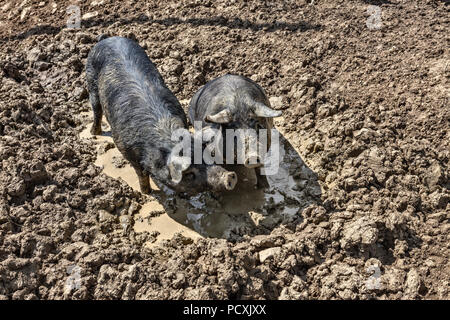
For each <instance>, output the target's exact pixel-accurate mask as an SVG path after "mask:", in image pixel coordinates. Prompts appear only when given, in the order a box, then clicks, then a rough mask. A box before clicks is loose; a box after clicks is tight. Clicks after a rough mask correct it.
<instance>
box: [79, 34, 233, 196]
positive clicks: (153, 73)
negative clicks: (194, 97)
mask: <svg viewBox="0 0 450 320" xmlns="http://www.w3.org/2000/svg"><path fill="white" fill-rule="evenodd" d="M99 40H100V41H99V42H98V43H97V44H96V45H95V46H94V47H93V48H92V50H91V51H90V53H89V55H88V59H87V64H86V78H87V86H88V90H89V100H90V103H91V105H92V110H93V113H94V124H93V126H92V129H91V133H92V134H93V135H99V134H101V118H102V115H103V113H104V114H105V116H106V119H107V120H108V122H109V124H110V126H111V133H112V137H113V139H114V143H115V144H116V146H117V148H118V149H119V150H120V152H121V153H122V155H123V156H124V157H125V158H126V159H127V160H128V161H129V162H130V163H131V165H132V167H133V168H134V169H135V171H136V174H137V176H138V178H139V184H140V188H141V192H143V193H150V192H151V188H150V182H149V176H151V177H152V178H153V179H154V180H155V182H159V183H162V184H164V185H166V186H168V187H170V188H172V189H174V190H175V191H177V192H187V193H190V194H194V193H198V192H202V191H205V190H214V191H220V190H224V189H227V190H231V189H233V188H234V186H235V184H236V180H237V176H236V174H235V173H234V172H228V171H226V170H225V169H224V168H222V167H220V166H217V165H206V164H191V161H190V159H189V161H186V158H189V157H180V156H173V155H172V154H171V152H172V150H173V149H174V147H175V145H176V143H177V142H174V141H172V139H171V137H172V133H173V132H174V131H175V130H177V129H187V119H186V115H185V114H184V111H183V109H182V108H181V105H180V103H179V102H178V100H177V98H176V97H175V96H174V94H173V93H172V92H171V91H170V90H169V89H168V88H167V86H166V85H165V83H164V81H163V79H162V77H161V75H160V73H159V72H158V70H157V69H156V67H155V65H154V64H153V63H152V62H151V61H150V59H149V58H148V56H147V55H146V53H145V51H144V49H142V48H141V47H140V46H139V45H138V44H137V43H136V42H134V41H133V40H130V39H127V38H122V37H110V38H105V37H99ZM190 137H191V139H192V136H190ZM191 158H192V155H191Z"/></svg>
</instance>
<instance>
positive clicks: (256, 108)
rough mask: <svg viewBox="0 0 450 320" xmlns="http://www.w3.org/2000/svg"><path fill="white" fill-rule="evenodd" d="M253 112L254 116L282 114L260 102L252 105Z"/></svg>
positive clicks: (264, 116)
mask: <svg viewBox="0 0 450 320" xmlns="http://www.w3.org/2000/svg"><path fill="white" fill-rule="evenodd" d="M253 112H254V113H255V115H256V116H258V117H261V118H275V117H279V116H281V114H282V112H281V111H279V110H274V109H272V108H270V107H268V106H266V105H265V104H264V103H261V102H256V103H255V104H254V105H253Z"/></svg>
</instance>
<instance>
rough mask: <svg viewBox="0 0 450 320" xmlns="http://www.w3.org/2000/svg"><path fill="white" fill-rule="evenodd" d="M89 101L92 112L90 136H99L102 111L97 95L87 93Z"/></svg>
mask: <svg viewBox="0 0 450 320" xmlns="http://www.w3.org/2000/svg"><path fill="white" fill-rule="evenodd" d="M89 101H90V102H91V106H92V111H93V112H94V123H93V124H92V128H91V134H92V135H101V134H102V116H103V110H102V107H101V105H100V100H99V98H98V94H97V93H94V92H91V93H89Z"/></svg>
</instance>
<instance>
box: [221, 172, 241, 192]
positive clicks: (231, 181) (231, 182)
mask: <svg viewBox="0 0 450 320" xmlns="http://www.w3.org/2000/svg"><path fill="white" fill-rule="evenodd" d="M237 180H238V179H237V175H236V173H234V172H227V173H225V176H224V179H223V182H224V185H225V189H227V190H233V189H234V187H235V186H236V183H237Z"/></svg>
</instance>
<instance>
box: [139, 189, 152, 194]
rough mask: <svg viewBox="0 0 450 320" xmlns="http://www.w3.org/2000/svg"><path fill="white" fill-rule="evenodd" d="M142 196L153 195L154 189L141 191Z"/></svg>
mask: <svg viewBox="0 0 450 320" xmlns="http://www.w3.org/2000/svg"><path fill="white" fill-rule="evenodd" d="M141 193H142V194H152V189H141Z"/></svg>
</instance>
